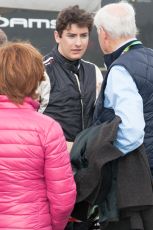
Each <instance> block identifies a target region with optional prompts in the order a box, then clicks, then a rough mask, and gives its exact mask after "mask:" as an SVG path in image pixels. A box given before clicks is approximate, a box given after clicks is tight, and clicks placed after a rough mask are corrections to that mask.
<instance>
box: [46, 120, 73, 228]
mask: <svg viewBox="0 0 153 230" xmlns="http://www.w3.org/2000/svg"><path fill="white" fill-rule="evenodd" d="M44 173H45V180H46V186H47V197H48V200H49V203H50V214H51V222H52V228H53V230H63V229H64V227H65V225H66V223H67V221H68V218H69V215H70V214H71V212H72V209H73V207H74V203H75V198H76V185H75V182H74V178H73V172H72V168H71V164H70V157H69V153H68V151H67V147H66V141H65V137H64V135H63V131H62V129H61V127H60V125H59V124H58V123H57V122H53V123H52V125H51V127H50V129H49V132H48V134H47V138H46V144H45V169H44Z"/></svg>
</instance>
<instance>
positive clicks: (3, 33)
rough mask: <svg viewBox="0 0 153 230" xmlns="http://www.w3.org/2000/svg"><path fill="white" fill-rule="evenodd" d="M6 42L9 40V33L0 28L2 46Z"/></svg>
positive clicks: (0, 43)
mask: <svg viewBox="0 0 153 230" xmlns="http://www.w3.org/2000/svg"><path fill="white" fill-rule="evenodd" d="M5 42H7V35H6V33H5V32H4V31H3V30H2V29H0V46H1V45H3V44H4V43H5Z"/></svg>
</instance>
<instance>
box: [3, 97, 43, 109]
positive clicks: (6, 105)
mask: <svg viewBox="0 0 153 230" xmlns="http://www.w3.org/2000/svg"><path fill="white" fill-rule="evenodd" d="M11 108H13V109H31V110H38V108H39V102H38V101H37V100H33V99H32V98H31V97H26V98H25V99H24V102H23V104H22V105H21V104H19V105H17V104H15V103H13V102H12V101H10V100H9V99H8V97H7V96H5V95H0V109H11Z"/></svg>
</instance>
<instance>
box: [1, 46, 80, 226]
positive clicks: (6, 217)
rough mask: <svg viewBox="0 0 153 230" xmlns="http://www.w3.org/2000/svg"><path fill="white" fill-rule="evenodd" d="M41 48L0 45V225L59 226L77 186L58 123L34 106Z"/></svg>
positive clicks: (41, 74)
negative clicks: (38, 49) (39, 49)
mask: <svg viewBox="0 0 153 230" xmlns="http://www.w3.org/2000/svg"><path fill="white" fill-rule="evenodd" d="M43 79H44V67H43V63H42V56H41V54H40V53H39V52H38V51H37V50H36V49H35V48H34V47H33V46H32V45H30V44H27V43H6V44H5V45H4V46H1V47H0V228H1V229H7V230H9V229H16V230H17V229H20V230H21V229H23V230H25V229H29V230H30V229H31V230H32V229H42V230H44V229H45V230H63V229H64V227H65V225H66V223H67V221H68V217H69V215H70V213H71V211H72V208H73V205H74V202H75V196H76V189H75V183H74V179H73V174H72V170H71V166H70V160H69V154H68V152H67V148H66V141H65V138H64V135H63V132H62V129H61V127H60V126H59V124H58V123H57V122H55V121H54V120H53V119H51V118H50V117H48V116H45V115H42V114H40V113H38V112H37V109H38V107H39V103H38V101H37V100H35V99H37V97H38V95H37V94H36V93H35V92H36V89H37V87H38V84H40V82H41V81H42V80H43Z"/></svg>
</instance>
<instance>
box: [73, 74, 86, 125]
mask: <svg viewBox="0 0 153 230" xmlns="http://www.w3.org/2000/svg"><path fill="white" fill-rule="evenodd" d="M74 75H75V77H76V81H77V84H78V89H79V92H80V95H81V109H82V111H81V114H82V129H84V119H83V117H84V116H83V100H82V94H81V87H80V82H79V78H78V75H77V74H74Z"/></svg>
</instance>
